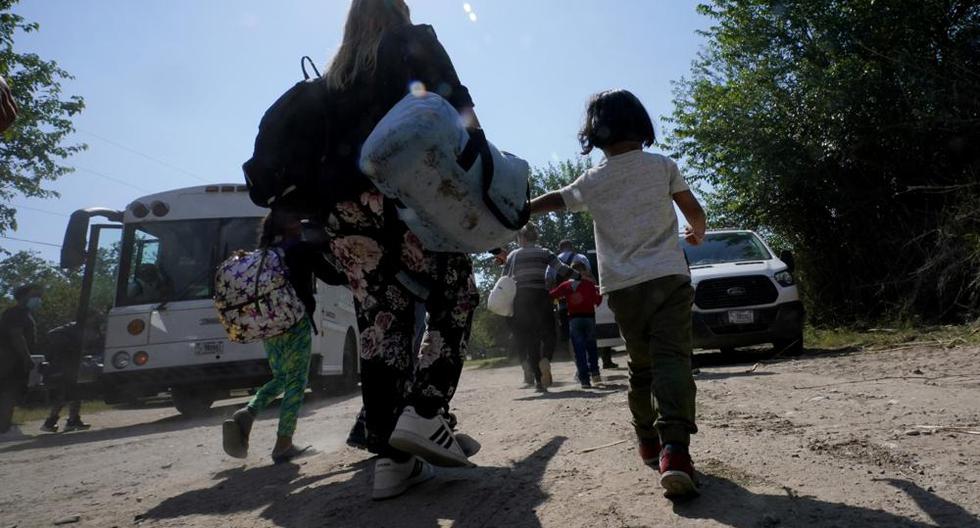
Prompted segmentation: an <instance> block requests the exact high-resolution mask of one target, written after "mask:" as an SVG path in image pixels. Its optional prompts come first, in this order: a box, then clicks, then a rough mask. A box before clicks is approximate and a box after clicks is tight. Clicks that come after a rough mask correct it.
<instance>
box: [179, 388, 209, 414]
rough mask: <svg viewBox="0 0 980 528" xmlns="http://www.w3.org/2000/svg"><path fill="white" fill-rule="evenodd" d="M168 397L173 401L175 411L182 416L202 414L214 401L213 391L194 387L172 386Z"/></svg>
mask: <svg viewBox="0 0 980 528" xmlns="http://www.w3.org/2000/svg"><path fill="white" fill-rule="evenodd" d="M170 398H171V399H172V400H173V402H174V407H176V408H177V412H179V413H180V414H183V415H184V416H187V417H190V418H194V417H197V416H203V415H204V414H206V413H207V412H208V409H210V408H211V404H212V403H214V400H215V394H214V392H211V391H207V390H202V389H197V388H194V387H174V388H173V389H171V391H170Z"/></svg>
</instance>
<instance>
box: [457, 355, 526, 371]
mask: <svg viewBox="0 0 980 528" xmlns="http://www.w3.org/2000/svg"><path fill="white" fill-rule="evenodd" d="M512 365H517V361H516V360H514V359H511V358H509V357H507V356H500V357H492V358H486V359H470V360H467V361H466V366H467V367H468V368H471V369H491V368H501V367H510V366H512Z"/></svg>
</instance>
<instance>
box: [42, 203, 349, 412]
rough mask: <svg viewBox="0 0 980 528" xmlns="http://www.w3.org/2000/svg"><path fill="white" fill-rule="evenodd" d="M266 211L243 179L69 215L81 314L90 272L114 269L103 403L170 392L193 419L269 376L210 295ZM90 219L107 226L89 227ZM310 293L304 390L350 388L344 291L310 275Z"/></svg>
mask: <svg viewBox="0 0 980 528" xmlns="http://www.w3.org/2000/svg"><path fill="white" fill-rule="evenodd" d="M265 213H266V211H265V210H264V209H261V208H259V207H256V206H255V205H254V204H252V202H251V201H250V200H249V198H248V192H247V189H246V187H245V186H244V185H235V184H220V185H205V186H198V187H189V188H185V189H176V190H172V191H167V192H162V193H157V194H151V195H149V196H143V197H141V198H138V199H136V200H134V201H133V202H132V203H130V204H129V205H128V206H126V208H125V209H124V210H122V211H115V210H109V209H100V208H93V209H83V210H79V211H76V212H75V213H74V214H72V217H71V220H70V221H69V225H68V228H67V230H66V232H65V241H64V245H63V246H62V254H61V261H62V262H61V264H62V266H63V267H66V268H70V269H77V268H79V267H82V268H83V271H84V273H83V285H82V295H81V302H80V306H79V316H80V317H81V316H82V315H83V314H85V313H87V312H88V310H89V304H90V299H91V297H92V292H93V284H95V289H96V290H98V289H99V286H98V285H99V281H98V280H96V278H95V275H96V273H97V271H98V270H101V273H102V275H103V278H102V282H103V283H108V282H109V280H108V279H105V278H104V275H105V274H106V273H107V272H106V270H107V269H113V268H114V269H115V275H114V279H112V281H113V283H114V285H113V286H111V288H112V290H113V292H112V297H113V302H112V306H111V307H110V308H109V310H108V314H107V322H106V332H105V337H106V341H105V348H104V355H103V364H104V367H103V373H102V383H103V388H104V390H105V399H106V401H107V402H109V403H115V402H119V401H126V400H133V399H135V398H139V397H145V396H151V395H155V394H158V393H160V392H167V391H169V392H170V395H171V397H172V399H173V402H174V406H175V407H176V408H177V410H179V411H180V412H181V413H183V414H186V415H195V414H201V413H203V412H204V411H206V410H207V409H208V408H209V407H210V406H211V404H212V403H213V402H214V401H215V400H216V399H219V398H222V397H227V396H228V393H229V391H230V390H233V389H248V388H254V387H258V386H260V385H261V384H263V383H264V382H265V381H266V380H268V379H269V378H270V371H269V367H268V363H267V361H266V356H265V353H264V351H263V349H262V344H261V343H251V344H238V343H232V342H230V341H229V340H228V339H227V336H226V334H225V331H224V328H223V327H222V326H221V324H220V322H219V321H218V313H217V311H216V310H215V307H214V303H213V301H212V297H213V293H214V292H213V282H214V271H215V268H216V266H217V264H218V263H220V262H221V261H223V260H224V259H225V258H227V256H228V255H230V254H231V253H232V252H234V251H236V250H239V249H244V250H249V249H254V247H255V245H256V240H257V233H258V228H259V224H260V222H261V219H262V217H263V216H264V215H265ZM97 216H98V217H103V218H105V219H106V220H108V221H109V222H111V223H99V224H93V225H90V223H91V219H92V218H94V217H97ZM100 260H110V261H112V262H111V263H109V264H106V263H104V262H100ZM116 263H118V265H116ZM102 288H103V289H105V288H110V287H109V286H106V285H105V284H103V286H102ZM316 289H317V291H316V299H317V312H316V314H315V316H314V323H315V325H316V327H317V329H318V333H315V334H314V335H313V352H312V355H313V359H312V362H311V373H310V386H311V387H312V388H313V389H314V390H322V389H325V388H327V387H331V388H334V387H338V386H341V387H345V388H353V387H355V386H356V384H357V378H358V374H357V369H358V360H357V358H358V346H359V345H358V338H357V322H356V318H355V315H354V300H353V297H352V296H351V293H350V290H349V289H348V288H346V287H340V286H329V285H327V284H324V283H322V282H319V281H318V282H317V286H316ZM103 297H105V295H103ZM92 308H94V309H102V308H105V307H104V306H92Z"/></svg>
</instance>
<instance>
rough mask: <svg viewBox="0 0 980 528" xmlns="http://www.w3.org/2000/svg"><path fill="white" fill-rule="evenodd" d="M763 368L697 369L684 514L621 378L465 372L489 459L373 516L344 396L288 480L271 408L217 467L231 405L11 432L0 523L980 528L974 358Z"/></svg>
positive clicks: (320, 408)
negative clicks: (240, 452) (530, 380)
mask: <svg viewBox="0 0 980 528" xmlns="http://www.w3.org/2000/svg"><path fill="white" fill-rule="evenodd" d="M620 361H621V362H624V361H623V360H620ZM755 361H756V359H755V358H752V357H748V356H746V357H741V358H734V359H732V358H722V357H721V356H719V355H714V354H707V355H699V356H698V363H699V364H700V366H701V369H700V373H699V374H698V376H697V379H698V389H699V395H698V401H699V415H700V426H701V432H700V433H699V434H698V435H696V436H695V441H694V445H693V446H692V451H693V453H694V455H695V457H696V458H695V462H696V465H697V468H698V470H699V471H700V473H701V476H700V480H701V484H702V491H703V495H702V496H701V497H700V498H699V499H695V500H693V501H691V502H688V503H685V504H679V505H674V504H671V503H670V502H668V501H667V500H666V499H664V498H663V497H662V496H661V494H660V490H659V489H658V487H657V486H656V484H655V482H656V476H655V474H654V473H653V472H652V470H650V469H647V468H645V467H644V466H642V464H641V463H640V461H639V459H638V457H637V456H636V454H635V447H634V443H633V438H632V434H631V429H630V427H629V419H628V411H627V409H626V405H625V398H626V393H625V390H626V383H627V382H626V371H625V370H618V371H608V372H606V374H607V382H606V383H605V384H604V386H602V387H601V388H598V389H593V390H588V391H586V390H581V389H579V388H578V387H577V385H576V384H573V383H572V382H571V380H572V370H573V367H572V364H571V363H559V364H557V365H556V369H555V370H556V379H559V380H562V381H563V382H564V383H562V384H560V386H558V387H555V388H554V389H553V391H552V392H551V393H549V394H546V395H538V394H535V393H534V392H533V391H529V390H523V389H520V388H518V382H519V378H520V372H519V370H518V369H517V368H500V369H484V370H467V371H466V372H464V374H463V376H464V378H463V381H462V384H461V385H462V391H461V392H460V394H459V395H458V397H457V399H456V400H455V401H454V406H455V407H456V408H457V413H458V415H459V417H460V421H461V429H462V430H463V431H466V432H468V433H470V434H472V435H473V436H475V437H476V438H478V439H479V440H480V441H481V442H482V443H483V445H484V448H483V451H482V452H481V453H479V454H478V455H477V456H476V457H475V458H474V460H475V461H476V462H477V463H478V464H479V467H478V468H475V469H456V470H441V471H440V474H439V476H438V477H437V478H436V479H435V480H433V481H430V482H429V483H426V484H424V485H423V486H421V487H419V488H417V489H415V490H413V491H411V492H409V493H408V494H406V495H405V496H403V497H401V498H398V499H395V500H392V501H387V502H382V503H375V502H372V501H370V500H369V499H368V492H369V486H370V478H371V477H370V473H371V472H370V471H369V469H370V467H371V464H372V462H371V461H370V460H369V459H368V457H367V456H366V454H365V453H362V452H359V451H355V450H352V449H350V448H347V447H346V446H344V445H343V439H344V437H345V435H346V432H347V429H348V427H349V425H350V422H351V420H352V418H353V416H354V414H355V412H356V410H357V408H358V406H359V401H358V398H355V397H353V396H350V397H347V398H339V399H333V400H327V401H318V402H315V403H313V404H310V405H308V406H307V412H306V415H305V416H304V417H303V418H302V419H301V422H300V429H299V432H298V434H297V438H298V439H300V440H305V441H307V442H308V443H312V444H313V445H314V446H315V447H316V448H317V449H318V450H319V453H318V454H316V455H315V456H311V457H308V458H306V459H303V460H302V461H299V462H298V463H297V464H296V465H284V466H272V465H271V464H270V461H269V460H268V458H267V448H269V447H271V443H272V441H273V435H274V427H275V416H274V414H275V413H274V412H271V413H268V414H267V415H265V416H264V419H263V420H262V421H260V422H259V423H258V424H257V427H256V430H255V431H254V433H253V435H254V436H253V448H252V454H251V455H250V457H249V459H248V460H246V461H245V462H244V463H242V462H241V461H236V460H233V459H230V458H228V457H226V456H224V454H223V453H222V451H221V447H220V442H219V438H218V435H219V427H218V424H219V423H220V421H221V420H222V418H223V417H224V416H225V415H227V414H229V413H230V412H231V410H232V409H233V408H234V405H233V403H232V402H223V403H222V406H220V407H218V408H217V409H216V410H215V412H214V414H213V415H212V416H210V417H208V418H203V419H199V420H190V421H189V420H184V419H182V418H180V417H178V416H176V415H175V413H174V412H173V411H171V410H170V409H168V408H151V409H142V410H126V411H112V412H106V413H102V414H99V415H95V416H91V417H89V420H90V421H91V422H92V423H93V424H94V425H95V427H94V428H93V430H91V431H87V432H82V433H72V434H65V435H57V436H42V437H34V436H21V435H17V434H13V435H10V434H8V435H5V436H4V437H0V528H2V527H8V526H19V527H25V526H52V525H54V524H55V523H56V522H59V521H75V520H76V516H77V521H76V522H74V523H72V524H70V526H98V527H110V526H119V527H126V526H137V525H138V526H190V527H211V526H231V527H258V526H279V527H284V528H303V527H313V526H330V527H335V526H352V527H353V526H370V527H382V526H413V527H425V528H429V527H439V526H464V527H466V526H487V527H496V526H502V527H525V526H531V527H533V526H556V527H562V528H572V527H579V526H581V527H590V528H600V527H621V526H677V527H687V526H698V527H702V526H731V527H737V528H757V527H765V528H772V527H787V526H788V527H795V526H803V527H831V526H833V527H889V528H890V527H924V526H943V527H957V528H959V527H973V526H980V521H978V515H980V493H978V492H980V483H978V479H980V436H978V435H975V434H969V433H967V432H965V431H977V430H980V365H978V361H980V350H978V349H976V348H955V349H951V350H943V349H933V348H912V349H903V350H897V351H890V352H889V351H886V352H867V351H845V352H840V351H837V352H832V351H809V352H808V353H807V354H806V355H805V356H803V357H801V358H799V359H793V360H778V361H772V362H765V363H763V364H759V365H755ZM881 378H884V379H881ZM862 380H863V381H862ZM37 425H38V424H28V425H27V426H25V428H24V429H25V431H28V432H30V434H31V435H33V431H36V430H37V429H36V426H37ZM925 426H946V427H950V426H962V427H965V429H936V428H934V427H925ZM600 446H605V447H600ZM596 447H600V448H599V449H594V448H596Z"/></svg>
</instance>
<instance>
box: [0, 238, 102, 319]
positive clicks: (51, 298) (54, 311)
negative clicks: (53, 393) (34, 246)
mask: <svg viewBox="0 0 980 528" xmlns="http://www.w3.org/2000/svg"><path fill="white" fill-rule="evenodd" d="M118 262H119V257H118V248H117V247H113V248H108V249H100V250H99V258H98V259H97V265H96V269H95V273H94V277H93V284H92V298H91V302H90V304H89V306H90V307H91V308H92V309H94V310H96V311H99V312H100V313H105V312H106V311H107V310H108V308H109V307H110V306H111V305H112V300H113V295H114V292H115V280H116V279H115V277H116V270H117V268H118ZM24 284H38V285H40V286H41V287H42V288H43V289H44V298H43V304H42V305H41V308H40V309H39V310H38V312H37V314H35V319H36V320H37V327H38V328H37V330H38V335H39V336H43V335H44V334H45V333H46V332H47V331H48V330H51V329H52V328H55V327H58V326H61V325H63V324H65V323H68V322H70V321H74V320H75V317H76V315H77V309H78V302H79V296H80V294H81V286H82V276H81V273H79V272H78V271H65V270H63V269H61V268H59V267H57V266H56V265H54V264H53V263H50V262H47V261H45V260H44V259H42V258H41V257H39V256H38V255H37V254H36V253H33V252H29V251H20V252H17V253H14V254H12V255H10V256H8V257H6V258H4V259H3V260H0V295H2V297H0V311H2V310H4V309H6V308H8V307H9V306H11V305H13V304H14V300H13V298H12V295H11V294H12V293H13V291H14V289H16V288H17V287H18V286H21V285H24Z"/></svg>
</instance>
